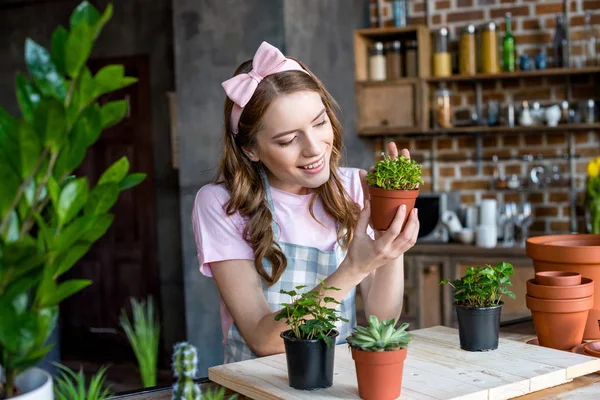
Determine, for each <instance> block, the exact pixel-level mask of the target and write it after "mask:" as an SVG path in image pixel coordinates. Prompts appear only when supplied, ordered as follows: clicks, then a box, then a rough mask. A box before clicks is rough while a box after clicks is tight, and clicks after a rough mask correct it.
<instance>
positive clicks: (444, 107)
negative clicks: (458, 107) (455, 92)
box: [433, 88, 453, 129]
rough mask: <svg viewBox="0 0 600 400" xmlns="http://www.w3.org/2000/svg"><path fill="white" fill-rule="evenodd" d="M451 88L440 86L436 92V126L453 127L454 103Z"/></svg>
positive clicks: (442, 127) (434, 102)
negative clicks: (451, 97)
mask: <svg viewBox="0 0 600 400" xmlns="http://www.w3.org/2000/svg"><path fill="white" fill-rule="evenodd" d="M450 95H451V93H450V90H448V89H446V88H440V89H438V90H436V91H435V93H434V101H433V104H434V110H433V111H434V124H433V125H434V128H441V129H448V128H452V125H453V124H452V115H453V113H452V103H451V99H450Z"/></svg>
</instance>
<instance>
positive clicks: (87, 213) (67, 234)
mask: <svg viewBox="0 0 600 400" xmlns="http://www.w3.org/2000/svg"><path fill="white" fill-rule="evenodd" d="M112 10H113V9H112V5H109V6H107V8H106V10H105V11H104V13H103V14H100V13H99V12H98V11H97V10H96V9H95V8H94V7H93V6H92V5H90V4H89V3H88V2H87V1H84V2H83V3H81V4H80V5H79V6H78V7H77V8H76V9H75V10H74V11H73V13H72V15H71V18H70V26H69V28H70V29H69V30H67V29H66V28H64V27H62V26H59V27H58V28H56V30H55V31H54V33H53V34H52V40H51V46H52V49H51V51H50V52H49V51H48V50H46V49H45V48H43V47H42V46H40V45H39V44H37V43H36V42H34V41H33V40H31V39H27V40H26V42H25V64H26V66H27V70H28V72H29V77H26V76H25V75H23V74H21V73H17V76H16V97H17V100H18V103H19V106H20V109H21V113H22V117H20V118H17V117H13V116H11V115H10V114H9V113H8V112H6V111H5V110H4V109H3V108H0V160H1V161H0V182H1V184H0V321H2V322H1V323H0V365H1V366H2V367H3V369H4V374H5V385H4V386H2V388H0V398H6V397H9V398H10V397H12V396H14V394H15V386H14V382H15V378H16V376H17V375H18V374H19V373H21V372H22V371H24V370H26V369H28V368H30V367H33V366H35V365H36V364H37V363H38V362H39V361H40V360H41V359H42V358H43V357H44V356H45V355H46V353H47V352H48V351H49V350H50V349H51V347H52V345H51V344H46V341H47V339H48V337H49V336H50V334H51V333H52V331H53V330H54V328H55V326H56V322H57V317H58V306H59V304H60V302H61V301H63V300H64V299H66V298H68V297H70V296H72V295H73V294H75V293H77V292H78V291H80V290H82V289H83V288H85V287H87V286H88V285H90V284H91V283H92V282H91V281H89V280H84V279H70V280H64V279H61V277H62V276H63V274H64V273H66V272H67V271H69V270H70V269H71V268H72V267H73V266H74V265H75V264H76V263H77V261H78V260H79V259H81V258H82V257H83V256H84V255H85V254H86V253H87V252H88V251H89V249H90V247H91V246H92V245H93V244H94V242H96V241H97V240H98V239H99V238H100V237H102V236H103V235H104V233H105V232H106V231H107V230H108V228H109V227H110V226H111V224H112V222H113V215H112V214H110V213H109V210H110V209H111V208H112V206H113V205H114V204H115V202H116V201H117V200H118V198H119V194H120V192H121V191H123V190H125V189H128V188H131V187H133V186H136V185H137V184H139V183H140V182H142V181H143V180H144V178H145V175H144V174H129V162H128V160H127V158H125V157H123V158H121V159H120V160H118V161H117V162H115V163H114V164H113V165H111V166H110V167H109V168H108V169H107V170H106V171H105V172H104V173H103V174H102V175H101V177H100V179H99V180H98V182H96V184H95V186H90V184H89V182H88V179H87V178H85V177H77V176H73V171H74V170H76V169H77V167H78V166H79V165H80V164H81V163H82V161H83V160H84V158H85V155H86V151H87V149H88V148H89V147H90V146H91V145H92V144H94V143H95V142H96V141H97V139H98V138H99V136H100V134H101V133H102V130H103V129H106V128H109V127H111V126H113V125H115V124H117V123H118V122H119V121H121V120H122V119H123V118H124V117H125V115H126V113H127V103H126V102H125V100H114V101H109V102H105V103H104V104H103V105H100V103H99V101H98V98H99V97H100V96H102V95H104V94H107V93H110V92H113V91H116V90H118V89H121V88H123V87H125V86H128V85H131V84H133V83H135V82H136V79H135V78H131V77H126V76H125V75H124V68H123V66H121V65H109V66H106V67H104V68H102V69H101V70H100V71H98V72H97V73H96V74H95V75H92V73H91V72H90V70H89V69H88V68H87V67H86V65H85V63H86V61H87V59H88V57H89V55H90V53H91V51H92V47H93V44H94V41H95V39H96V38H97V37H98V35H99V34H100V31H101V30H102V27H103V26H104V25H105V24H106V23H107V22H108V21H109V19H110V18H111V16H112Z"/></svg>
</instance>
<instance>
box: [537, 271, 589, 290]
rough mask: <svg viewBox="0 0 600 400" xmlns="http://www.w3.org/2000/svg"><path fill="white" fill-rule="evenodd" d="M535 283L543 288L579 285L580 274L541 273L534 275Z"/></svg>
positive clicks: (563, 272) (564, 272) (565, 272)
mask: <svg viewBox="0 0 600 400" xmlns="http://www.w3.org/2000/svg"><path fill="white" fill-rule="evenodd" d="M535 283H537V284H538V285H545V286H575V285H581V274H580V273H578V272H568V271H543V272H536V273H535Z"/></svg>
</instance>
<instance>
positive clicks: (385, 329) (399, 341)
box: [346, 315, 412, 400]
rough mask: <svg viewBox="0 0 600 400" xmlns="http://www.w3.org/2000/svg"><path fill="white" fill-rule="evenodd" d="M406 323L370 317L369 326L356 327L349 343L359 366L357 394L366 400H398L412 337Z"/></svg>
mask: <svg viewBox="0 0 600 400" xmlns="http://www.w3.org/2000/svg"><path fill="white" fill-rule="evenodd" d="M406 328H408V324H407V323H403V324H402V325H401V326H400V327H399V328H396V320H395V319H389V320H385V321H381V322H379V319H378V318H377V317H376V316H374V315H371V316H370V317H369V326H366V327H363V326H357V327H355V328H354V332H352V334H351V335H350V336H348V338H347V339H346V341H347V342H348V345H349V346H350V348H351V350H352V358H353V359H354V363H355V365H356V378H357V381H358V394H359V395H360V397H361V398H362V399H365V400H383V399H396V398H398V397H399V396H400V392H401V389H402V372H403V370H404V360H405V359H406V355H407V352H408V347H407V346H408V343H409V342H410V341H411V339H412V335H411V334H410V333H408V332H407V331H406Z"/></svg>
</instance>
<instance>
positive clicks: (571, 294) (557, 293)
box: [527, 278, 594, 300]
mask: <svg viewBox="0 0 600 400" xmlns="http://www.w3.org/2000/svg"><path fill="white" fill-rule="evenodd" d="M527 294H528V295H530V296H531V297H535V298H538V299H548V300H551V299H553V300H568V299H581V298H583V297H590V296H593V295H594V281H593V280H591V279H589V278H581V285H575V286H546V285H538V284H537V283H536V282H535V279H530V280H528V281H527Z"/></svg>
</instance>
